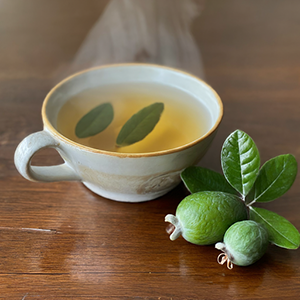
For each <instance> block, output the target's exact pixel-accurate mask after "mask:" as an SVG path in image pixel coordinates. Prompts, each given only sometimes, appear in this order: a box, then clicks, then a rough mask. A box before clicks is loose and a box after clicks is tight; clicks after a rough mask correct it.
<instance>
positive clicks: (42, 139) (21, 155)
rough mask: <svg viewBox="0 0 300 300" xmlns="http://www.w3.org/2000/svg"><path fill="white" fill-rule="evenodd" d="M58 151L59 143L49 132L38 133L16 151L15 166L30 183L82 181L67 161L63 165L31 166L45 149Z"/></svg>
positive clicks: (27, 139) (28, 138)
mask: <svg viewBox="0 0 300 300" xmlns="http://www.w3.org/2000/svg"><path fill="white" fill-rule="evenodd" d="M47 147H49V148H54V149H56V150H57V148H58V147H59V142H57V141H56V140H55V139H54V138H52V136H51V135H50V134H49V133H48V132H47V131H38V132H35V133H32V134H30V135H29V136H27V137H26V138H25V139H24V140H23V141H21V143H20V144H19V146H18V147H17V149H16V151H15V158H14V159H15V165H16V168H17V170H18V171H19V173H20V174H21V175H22V176H23V177H24V178H26V179H28V180H30V181H42V182H54V181H74V180H78V181H81V178H80V177H79V176H78V175H77V174H76V173H75V171H74V170H73V168H72V167H71V166H70V165H69V164H68V163H67V162H66V161H65V162H64V163H63V164H61V165H57V166H47V167H38V166H32V165H31V159H32V158H33V156H34V154H35V153H36V152H37V151H39V150H40V149H43V148H47ZM58 152H59V151H58Z"/></svg>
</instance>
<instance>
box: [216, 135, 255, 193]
mask: <svg viewBox="0 0 300 300" xmlns="http://www.w3.org/2000/svg"><path fill="white" fill-rule="evenodd" d="M221 164H222V169H223V173H224V175H225V177H226V179H227V180H228V182H229V183H230V184H231V185H232V186H233V187H234V188H235V189H236V190H237V191H238V192H239V193H241V194H242V195H243V197H244V198H245V197H246V196H247V194H248V193H249V191H250V190H251V188H252V186H253V184H254V182H255V179H256V177H257V174H258V171H259V167H260V156H259V152H258V150H257V147H256V145H255V143H254V142H253V140H252V139H251V137H250V136H249V135H247V134H246V133H245V132H243V131H241V130H236V131H234V132H233V133H232V134H230V135H229V136H228V138H227V139H226V140H225V142H224V145H223V147H222V151H221Z"/></svg>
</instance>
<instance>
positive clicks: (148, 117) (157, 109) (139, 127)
mask: <svg viewBox="0 0 300 300" xmlns="http://www.w3.org/2000/svg"><path fill="white" fill-rule="evenodd" d="M163 110H164V104H163V103H161V102H156V103H153V104H151V105H149V106H147V107H144V108H143V109H141V110H140V111H139V112H137V113H136V114H134V115H133V116H132V117H131V118H130V119H129V120H128V121H127V122H126V123H125V124H124V126H123V127H122V128H121V130H120V133H119V135H118V137H117V141H116V144H117V146H118V147H124V146H129V145H132V144H134V143H136V142H139V141H141V140H142V139H144V138H145V137H146V136H147V135H148V134H149V133H150V132H151V131H152V130H153V129H154V127H155V125H156V124H157V123H158V121H159V119H160V116H161V114H162V112H163Z"/></svg>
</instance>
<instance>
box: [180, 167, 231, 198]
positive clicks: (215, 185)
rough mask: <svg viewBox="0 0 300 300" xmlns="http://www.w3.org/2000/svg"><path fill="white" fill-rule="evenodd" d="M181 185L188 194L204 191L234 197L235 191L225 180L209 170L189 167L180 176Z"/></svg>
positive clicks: (220, 175)
mask: <svg viewBox="0 0 300 300" xmlns="http://www.w3.org/2000/svg"><path fill="white" fill-rule="evenodd" d="M180 176H181V179H182V181H183V183H184V184H185V186H186V188H187V189H188V190H189V192H190V193H192V194H193V193H197V192H202V191H203V192H204V191H219V192H225V193H229V194H234V195H236V194H237V192H236V190H235V189H234V188H233V187H232V186H231V185H230V184H229V183H228V182H227V180H226V178H225V177H224V176H223V175H222V174H220V173H217V172H215V171H212V170H210V169H206V168H202V167H197V166H191V167H188V168H186V169H185V170H184V171H182V172H181V174H180Z"/></svg>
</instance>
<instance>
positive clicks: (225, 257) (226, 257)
mask: <svg viewBox="0 0 300 300" xmlns="http://www.w3.org/2000/svg"><path fill="white" fill-rule="evenodd" d="M215 248H216V249H218V250H221V251H222V253H220V254H219V255H218V257H217V262H218V264H220V265H224V264H225V263H226V262H227V268H228V269H229V270H231V269H233V263H232V260H233V258H232V257H231V255H230V254H229V253H227V251H226V250H227V249H226V246H225V244H224V243H216V245H215ZM229 257H230V258H229Z"/></svg>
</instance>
